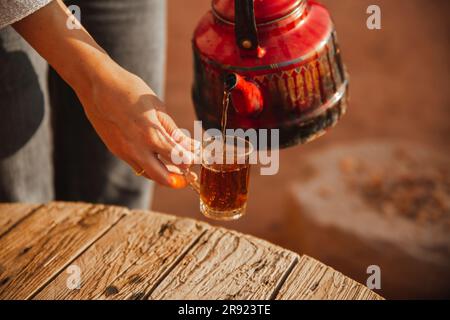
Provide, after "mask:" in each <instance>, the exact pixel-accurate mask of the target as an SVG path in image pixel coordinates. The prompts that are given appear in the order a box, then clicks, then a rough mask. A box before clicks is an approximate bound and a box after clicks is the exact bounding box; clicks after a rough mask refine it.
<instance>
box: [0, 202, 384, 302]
mask: <svg viewBox="0 0 450 320" xmlns="http://www.w3.org/2000/svg"><path fill="white" fill-rule="evenodd" d="M77 279H80V280H81V283H80V286H79V289H77V288H74V285H73V284H75V286H76V284H77V283H79V282H80V281H78V280H77ZM0 299H77V300H78V299H83V300H84V299H188V300H190V299H202V300H206V299H243V300H247V299H248V300H265V299H289V300H297V299H381V297H380V296H378V295H377V294H375V293H373V292H372V291H370V290H368V289H367V288H365V287H364V286H362V285H361V284H358V283H356V282H355V281H353V280H351V279H349V278H347V277H345V276H343V275H342V274H340V273H339V272H337V271H335V270H333V269H331V268H329V267H327V266H325V265H323V264H321V263H320V262H318V261H316V260H314V259H312V258H310V257H307V256H302V257H300V256H299V255H297V254H295V253H293V252H291V251H288V250H285V249H282V248H280V247H277V246H275V245H272V244H270V243H268V242H266V241H263V240H260V239H256V238H254V237H251V236H247V235H243V234H239V233H237V232H234V231H229V230H225V229H222V228H216V227H212V226H210V225H208V224H205V223H202V222H198V221H195V220H191V219H182V218H177V217H174V216H170V215H164V214H159V213H153V212H146V211H129V210H127V209H124V208H119V207H110V206H102V205H90V204H82V203H50V204H47V205H23V204H2V205H0Z"/></svg>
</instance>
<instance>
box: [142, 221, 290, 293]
mask: <svg viewBox="0 0 450 320" xmlns="http://www.w3.org/2000/svg"><path fill="white" fill-rule="evenodd" d="M297 259H298V256H297V255H296V254H294V253H292V252H290V251H288V250H284V249H282V248H279V247H277V246H274V245H272V244H269V243H267V242H265V241H263V240H259V239H256V238H253V237H251V236H246V235H242V234H239V233H236V232H233V231H228V230H225V229H216V228H214V229H211V230H209V231H208V232H206V233H205V235H204V236H202V238H201V239H200V240H199V242H198V243H197V244H196V245H195V246H194V247H193V248H192V250H190V251H189V252H188V253H187V255H186V256H185V257H184V258H183V259H182V260H181V261H180V263H179V264H178V265H177V266H176V267H175V269H174V270H173V271H172V272H171V273H170V274H169V275H168V276H167V277H166V278H165V279H164V280H163V281H162V282H161V284H160V285H159V286H158V287H157V288H156V289H155V290H154V291H153V292H152V293H151V295H150V299H170V300H171V299H182V300H184V299H186V300H194V299H201V300H211V299H227V300H230V299H244V300H247V299H248V300H252V299H253V300H263V299H270V298H272V295H273V294H274V292H276V291H277V289H278V287H279V286H280V285H281V283H283V281H284V280H285V277H286V275H287V274H288V273H289V271H290V270H291V269H292V266H293V265H294V264H295V263H296V261H297Z"/></svg>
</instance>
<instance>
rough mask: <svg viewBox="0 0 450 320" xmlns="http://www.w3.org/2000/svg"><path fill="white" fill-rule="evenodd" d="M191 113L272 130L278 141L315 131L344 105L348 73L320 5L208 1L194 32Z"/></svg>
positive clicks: (215, 124) (302, 138)
mask: <svg viewBox="0 0 450 320" xmlns="http://www.w3.org/2000/svg"><path fill="white" fill-rule="evenodd" d="M193 49H194V68H195V78H194V85H193V90H192V96H193V101H194V105H195V109H196V113H197V116H198V118H199V119H200V120H202V122H203V126H204V128H205V129H209V128H220V126H221V124H220V123H221V116H222V100H223V95H224V90H228V91H229V92H230V94H231V102H232V105H233V108H230V110H229V114H228V123H227V127H228V128H231V129H239V128H240V129H244V130H245V129H279V130H280V131H279V132H280V146H281V147H289V146H292V145H295V144H298V143H307V142H309V141H311V140H314V139H316V138H318V137H319V136H321V135H323V134H324V133H326V131H327V130H328V129H329V128H331V127H333V126H334V125H335V124H336V123H337V122H338V121H339V119H340V118H341V117H342V115H343V114H344V113H345V112H346V109H347V91H348V76H347V73H346V71H345V67H344V65H343V63H342V59H341V52H340V49H339V46H338V41H337V37H336V32H335V28H334V25H333V22H332V20H331V17H330V15H329V13H328V11H327V10H326V8H325V7H324V6H322V5H321V4H319V3H318V2H316V1H307V0H213V1H212V9H211V11H209V12H208V13H207V14H206V15H205V16H204V17H203V18H202V19H201V21H200V22H199V24H198V26H197V28H196V30H195V33H194V38H193Z"/></svg>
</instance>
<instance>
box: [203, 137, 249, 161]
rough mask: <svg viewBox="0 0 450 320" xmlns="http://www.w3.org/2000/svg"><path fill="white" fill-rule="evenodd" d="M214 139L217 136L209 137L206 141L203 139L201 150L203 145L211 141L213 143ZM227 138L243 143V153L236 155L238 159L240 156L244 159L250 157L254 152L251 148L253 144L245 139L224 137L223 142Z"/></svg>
mask: <svg viewBox="0 0 450 320" xmlns="http://www.w3.org/2000/svg"><path fill="white" fill-rule="evenodd" d="M216 137H218V136H210V137H208V138H206V139H203V143H202V150H203V149H204V145H205V143H207V142H211V141H213V140H216ZM228 138H232V139H235V140H237V141H241V142H243V143H244V146H245V152H241V153H238V154H237V155H238V156H239V157H242V156H245V157H247V156H250V155H251V154H252V153H253V152H254V151H255V147H254V146H253V143H251V142H250V141H248V140H246V139H244V138H241V137H239V136H233V135H225V141H228ZM202 153H203V152H202Z"/></svg>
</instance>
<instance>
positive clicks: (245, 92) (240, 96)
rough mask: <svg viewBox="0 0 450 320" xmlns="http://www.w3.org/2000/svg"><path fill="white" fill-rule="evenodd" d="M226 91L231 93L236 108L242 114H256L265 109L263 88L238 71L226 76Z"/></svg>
mask: <svg viewBox="0 0 450 320" xmlns="http://www.w3.org/2000/svg"><path fill="white" fill-rule="evenodd" d="M225 91H226V92H229V93H230V95H231V100H232V102H233V106H234V109H235V110H236V112H237V113H238V114H239V115H242V116H255V115H258V114H259V113H261V111H262V110H263V104H264V100H263V96H262V93H261V89H260V88H259V87H258V85H257V84H256V83H254V82H252V81H249V80H245V79H244V78H243V77H242V76H240V75H238V74H236V73H229V74H227V75H226V76H225Z"/></svg>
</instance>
